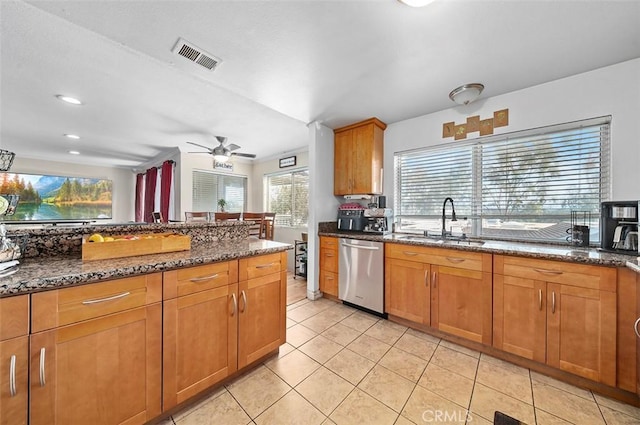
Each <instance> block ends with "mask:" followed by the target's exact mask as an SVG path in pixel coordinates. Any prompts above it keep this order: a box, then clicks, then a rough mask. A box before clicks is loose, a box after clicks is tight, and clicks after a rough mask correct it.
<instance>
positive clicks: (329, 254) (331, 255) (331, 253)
mask: <svg viewBox="0 0 640 425" xmlns="http://www.w3.org/2000/svg"><path fill="white" fill-rule="evenodd" d="M324 255H325V257H333V252H327V253H325V254H324Z"/></svg>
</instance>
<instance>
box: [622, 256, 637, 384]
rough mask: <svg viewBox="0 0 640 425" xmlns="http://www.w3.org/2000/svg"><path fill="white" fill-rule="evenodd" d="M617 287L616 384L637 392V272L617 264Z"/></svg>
mask: <svg viewBox="0 0 640 425" xmlns="http://www.w3.org/2000/svg"><path fill="white" fill-rule="evenodd" d="M617 290H618V292H617V294H616V295H617V298H618V312H617V313H618V314H617V316H618V321H617V329H616V330H617V347H616V348H617V353H616V354H617V355H616V357H617V362H616V375H617V376H618V382H617V387H618V388H621V389H623V390H626V391H630V392H634V393H637V394H640V337H639V336H638V335H637V334H640V273H637V272H635V271H634V270H631V269H629V268H627V267H620V268H618V288H617ZM636 333H637V334H636Z"/></svg>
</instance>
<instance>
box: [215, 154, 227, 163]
mask: <svg viewBox="0 0 640 425" xmlns="http://www.w3.org/2000/svg"><path fill="white" fill-rule="evenodd" d="M213 159H215V160H216V161H217V162H227V161H228V160H229V156H227V155H213Z"/></svg>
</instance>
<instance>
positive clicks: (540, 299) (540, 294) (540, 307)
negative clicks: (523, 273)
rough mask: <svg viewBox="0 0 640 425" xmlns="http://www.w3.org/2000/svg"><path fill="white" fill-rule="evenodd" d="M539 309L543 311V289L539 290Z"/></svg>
mask: <svg viewBox="0 0 640 425" xmlns="http://www.w3.org/2000/svg"><path fill="white" fill-rule="evenodd" d="M538 309H539V310H542V289H538Z"/></svg>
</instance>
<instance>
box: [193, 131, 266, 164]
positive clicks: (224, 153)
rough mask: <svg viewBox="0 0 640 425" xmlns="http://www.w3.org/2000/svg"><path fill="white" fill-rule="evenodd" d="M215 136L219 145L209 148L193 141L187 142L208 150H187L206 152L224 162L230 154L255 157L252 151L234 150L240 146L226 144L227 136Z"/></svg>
mask: <svg viewBox="0 0 640 425" xmlns="http://www.w3.org/2000/svg"><path fill="white" fill-rule="evenodd" d="M215 138H216V139H217V140H218V142H219V143H220V145H218V146H216V147H215V148H210V147H208V146H204V145H199V144H198V143H194V142H187V143H189V144H192V145H195V146H199V147H201V148H205V149H206V150H207V151H208V152H189V153H208V154H211V155H213V159H215V160H216V161H218V162H226V161H227V160H228V159H229V158H230V157H231V155H234V156H243V157H245V158H255V157H256V156H255V154H252V153H241V152H234V151H235V150H238V149H240V146H238V145H236V144H234V143H231V144H229V145H227V138H226V137H223V136H215Z"/></svg>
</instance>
